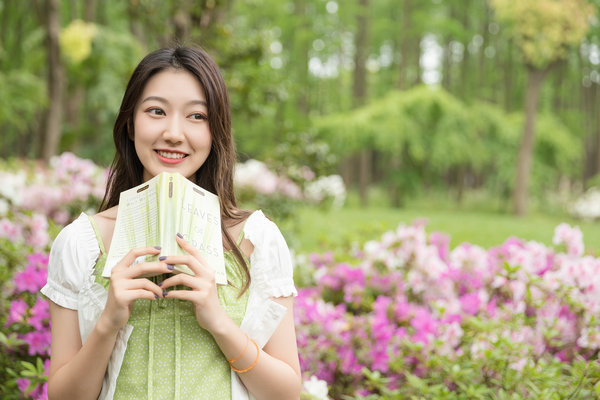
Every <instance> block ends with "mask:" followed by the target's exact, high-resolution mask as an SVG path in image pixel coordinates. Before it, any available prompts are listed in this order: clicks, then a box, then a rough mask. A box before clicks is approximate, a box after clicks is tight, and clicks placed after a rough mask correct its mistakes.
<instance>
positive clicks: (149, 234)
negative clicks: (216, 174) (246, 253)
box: [102, 172, 227, 285]
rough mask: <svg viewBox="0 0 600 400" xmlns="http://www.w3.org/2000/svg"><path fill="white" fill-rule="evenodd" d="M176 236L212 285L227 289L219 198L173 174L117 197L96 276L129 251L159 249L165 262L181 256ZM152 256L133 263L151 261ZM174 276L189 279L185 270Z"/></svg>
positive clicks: (180, 267)
mask: <svg viewBox="0 0 600 400" xmlns="http://www.w3.org/2000/svg"><path fill="white" fill-rule="evenodd" d="M177 233H180V234H182V235H183V237H184V239H185V240H187V241H188V242H190V243H191V244H192V245H193V246H194V247H195V248H197V249H198V250H200V253H201V254H202V256H203V257H204V259H205V260H206V262H207V263H208V265H210V266H211V267H212V268H213V269H214V270H215V278H216V281H217V283H218V284H221V285H225V284H227V276H226V274H225V260H224V257H223V239H222V235H221V209H220V204H219V198H218V197H217V196H216V195H214V194H212V193H210V192H208V191H206V190H204V189H202V188H201V187H200V186H198V185H196V184H194V183H193V182H191V181H189V180H188V179H186V178H185V177H184V176H183V175H181V174H178V173H167V172H163V173H161V174H159V175H157V176H155V177H154V178H152V179H150V180H149V181H147V182H144V183H143V184H141V185H139V186H136V187H134V188H131V189H129V190H126V191H124V192H122V193H121V195H120V197H119V209H118V211H117V221H116V223H115V230H114V232H113V237H112V241H111V246H110V250H109V252H108V257H107V259H106V265H105V267H104V271H103V273H102V276H104V277H109V276H110V272H111V270H112V268H113V267H114V266H115V265H116V264H117V263H118V262H119V261H120V260H121V259H122V258H123V257H124V256H125V254H127V253H128V252H129V251H130V250H131V249H133V248H136V247H144V246H161V247H162V250H161V254H160V255H165V256H170V255H181V254H185V251H184V250H183V249H181V247H179V245H178V244H177V241H176V240H175V235H176V234H177ZM157 259H158V258H157V257H156V256H147V257H140V258H139V259H138V260H136V263H137V262H142V261H155V260H157ZM175 271H178V272H184V273H187V274H190V275H191V274H192V271H191V270H190V269H189V268H188V267H187V266H186V265H175Z"/></svg>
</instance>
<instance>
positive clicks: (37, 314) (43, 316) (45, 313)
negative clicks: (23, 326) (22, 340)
mask: <svg viewBox="0 0 600 400" xmlns="http://www.w3.org/2000/svg"><path fill="white" fill-rule="evenodd" d="M49 319H50V312H49V309H48V301H46V300H44V299H43V298H41V297H38V298H37V301H36V303H35V304H34V306H33V307H31V317H30V318H29V321H28V322H29V325H31V326H33V327H34V328H35V329H37V330H42V329H43V328H44V325H45V322H47V321H48V320H49Z"/></svg>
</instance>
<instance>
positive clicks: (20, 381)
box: [17, 378, 31, 394]
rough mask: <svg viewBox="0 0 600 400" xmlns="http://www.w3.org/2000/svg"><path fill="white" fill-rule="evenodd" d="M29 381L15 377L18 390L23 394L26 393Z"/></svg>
mask: <svg viewBox="0 0 600 400" xmlns="http://www.w3.org/2000/svg"><path fill="white" fill-rule="evenodd" d="M30 383H31V382H30V381H29V379H27V378H17V387H18V388H19V391H20V392H21V393H23V394H26V393H27V388H29V384H30Z"/></svg>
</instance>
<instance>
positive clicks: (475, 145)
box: [315, 87, 582, 198]
mask: <svg viewBox="0 0 600 400" xmlns="http://www.w3.org/2000/svg"><path fill="white" fill-rule="evenodd" d="M315 126H316V129H317V130H318V132H319V135H320V137H321V138H322V139H323V140H325V141H326V142H328V143H329V144H330V146H331V148H332V150H333V151H334V153H335V154H337V155H338V156H339V157H340V158H342V157H347V156H349V155H351V154H352V153H354V152H357V151H359V150H360V149H362V148H365V147H366V148H370V149H373V150H375V151H377V152H379V153H381V154H382V155H384V156H386V157H388V158H390V159H394V158H395V159H397V160H398V161H399V162H398V163H399V167H398V168H396V169H391V170H388V171H386V176H387V179H386V182H388V183H389V182H395V183H397V184H399V186H400V187H401V188H403V192H404V195H405V196H406V195H408V194H413V193H416V191H414V190H411V189H410V188H411V187H414V186H418V185H420V184H421V183H422V182H423V181H426V182H430V183H435V182H441V179H442V178H443V177H445V176H447V174H449V173H454V172H459V171H462V172H463V173H464V172H465V171H466V172H468V173H469V174H470V175H471V176H475V177H478V179H480V180H481V181H483V182H485V183H486V186H487V187H488V188H489V189H491V190H492V191H493V192H495V193H497V194H498V195H499V196H501V197H503V198H507V197H508V196H509V194H510V192H511V188H512V186H513V176H514V166H515V163H516V149H517V148H518V145H519V140H520V139H519V138H520V132H521V126H522V115H521V114H511V115H507V114H505V113H504V112H503V111H502V110H501V109H499V108H498V107H496V106H493V105H491V104H489V103H483V102H478V103H475V104H472V105H469V104H465V103H464V102H462V101H460V100H459V99H457V98H455V97H454V96H452V95H450V94H449V93H447V92H446V91H444V90H443V89H431V88H428V87H416V88H413V89H410V90H407V91H403V92H402V91H392V92H390V93H389V94H388V95H387V96H385V97H384V98H382V99H381V100H379V101H377V102H374V103H371V104H369V105H367V106H365V107H362V108H359V109H356V110H352V111H350V112H346V113H341V114H336V115H333V116H328V117H323V118H321V119H319V120H317V121H316V122H315ZM536 140H537V142H536V152H535V159H534V167H533V175H534V176H533V179H532V183H531V187H532V189H533V190H534V192H535V193H537V194H538V195H539V196H544V195H545V193H546V192H547V191H551V190H554V189H555V187H556V185H557V184H558V182H559V180H560V178H570V179H576V175H577V173H578V169H577V167H576V165H577V160H578V157H579V153H580V148H581V144H582V142H581V139H579V138H578V137H577V136H576V135H574V134H573V133H572V132H571V131H570V130H569V129H568V128H567V127H566V126H565V125H564V124H563V123H562V122H561V121H560V120H559V119H558V118H557V117H556V116H554V115H550V114H548V113H543V114H541V115H540V116H539V121H538V124H537V136H536Z"/></svg>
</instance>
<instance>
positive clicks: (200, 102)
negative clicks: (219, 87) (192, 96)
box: [142, 96, 208, 107]
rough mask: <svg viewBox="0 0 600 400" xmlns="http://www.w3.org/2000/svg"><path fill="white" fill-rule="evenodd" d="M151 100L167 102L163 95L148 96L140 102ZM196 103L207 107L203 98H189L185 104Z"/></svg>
mask: <svg viewBox="0 0 600 400" xmlns="http://www.w3.org/2000/svg"><path fill="white" fill-rule="evenodd" d="M151 100H154V101H159V102H161V103H164V104H168V103H169V101H168V100H167V99H165V98H164V97H160V96H148V97H146V98H145V99H144V100H142V103H145V102H147V101H151ZM196 104H199V105H202V106H205V107H208V103H207V102H206V101H204V100H190V101H188V102H187V103H186V105H196Z"/></svg>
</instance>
